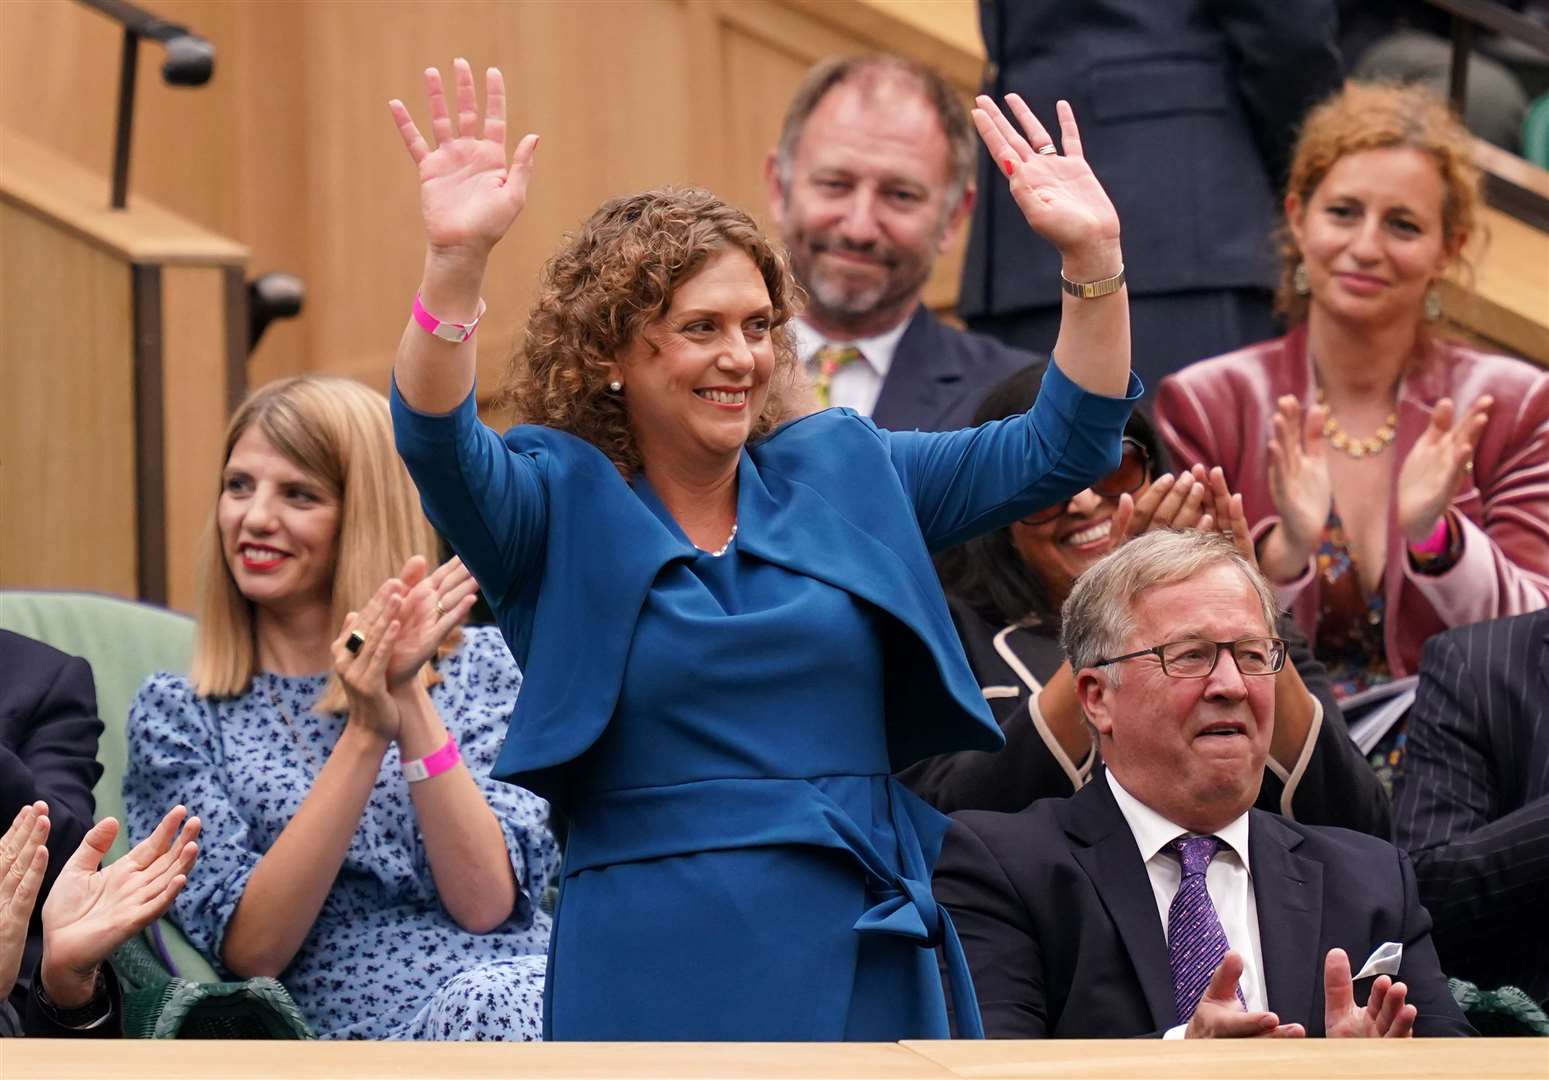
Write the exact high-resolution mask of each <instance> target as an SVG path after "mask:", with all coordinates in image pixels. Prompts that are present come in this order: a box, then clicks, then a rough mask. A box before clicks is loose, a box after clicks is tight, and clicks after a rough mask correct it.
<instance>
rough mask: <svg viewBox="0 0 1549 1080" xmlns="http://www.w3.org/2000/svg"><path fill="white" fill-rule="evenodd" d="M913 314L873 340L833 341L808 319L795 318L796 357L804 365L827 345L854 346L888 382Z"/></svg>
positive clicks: (847, 339) (837, 339)
mask: <svg viewBox="0 0 1549 1080" xmlns="http://www.w3.org/2000/svg"><path fill="white" fill-rule="evenodd" d="M913 317H914V313H913V312H912V311H911V312H910V313H909V318H908V319H905V320H904V321H903V322H901V323H899V324H898V325H897V326H895V327H893V328H892V329H891V330H884V331H883V332H882V333H880V334H877V335H875V336H873V337H864V338H831V337H828V336H827V335H825V334H823V333H822V332H820V331H818V330H817V329H815V328H814V327H813V326H812V325H811V324H810V323H808V322H807V320H806V319H803V318H799V317H798V318H796V319H793V320H791V322H792V325H793V326H794V327H795V329H796V355H797V356H799V357H801V362H802V363H803V364H805V363H809V362H810V361H811V360H812V354H813V353H815V352H817V351H818V350H819V349H820V348H822V347H823V346H824V345H854V346H855V347H856V348H857V349H859V350H860V351H861V355H862V356H863V357H865V358H866V363H868V364H869V365H871V369H872V370H873V371H875V372H876V373H877V374H878V375H879V376H881V377H883V378H886V377H887V370H888V368H890V367H892V365H893V354H894V353H895V352H897V351H898V341H899V339H900V338H902V337H903V336H904V331H905V330H907V329H909V322H910V319H912V318H913Z"/></svg>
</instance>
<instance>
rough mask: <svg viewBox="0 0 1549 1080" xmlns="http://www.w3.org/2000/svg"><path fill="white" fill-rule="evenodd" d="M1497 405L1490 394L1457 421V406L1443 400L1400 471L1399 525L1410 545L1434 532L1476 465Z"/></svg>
mask: <svg viewBox="0 0 1549 1080" xmlns="http://www.w3.org/2000/svg"><path fill="white" fill-rule="evenodd" d="M1494 403H1495V402H1494V399H1493V398H1491V397H1489V396H1488V395H1486V396H1485V397H1481V398H1479V399H1478V400H1477V401H1475V402H1474V403H1473V405H1471V406H1470V407H1469V409H1468V412H1467V413H1465V414H1464V416H1463V418H1462V419H1461V420H1458V421H1457V422H1456V423H1454V420H1455V419H1456V413H1457V409H1456V407H1455V406H1454V405H1453V403H1452V399H1451V398H1442V399H1441V400H1440V401H1438V402H1437V403H1436V410H1435V411H1434V412H1433V413H1431V423H1430V426H1429V427H1427V428H1426V429H1425V434H1423V435H1421V436H1420V438H1419V439H1418V440H1416V442H1415V444H1414V446H1412V447H1410V449H1409V454H1408V455H1407V456H1406V457H1405V458H1404V466H1403V468H1402V469H1400V470H1399V474H1398V527H1399V529H1400V531H1402V532H1403V534H1404V539H1406V540H1408V541H1409V542H1410V543H1411V544H1418V543H1421V542H1422V541H1424V540H1425V539H1426V537H1428V536H1430V535H1431V532H1432V530H1434V529H1435V528H1436V523H1437V522H1438V521H1440V520H1441V516H1442V514H1444V513H1446V511H1447V507H1448V506H1449V505H1450V504H1451V502H1452V497H1453V496H1454V495H1455V494H1456V493H1457V490H1458V487H1459V485H1460V484H1461V483H1462V482H1463V477H1464V476H1465V475H1466V474H1467V472H1468V470H1469V469H1471V468H1473V460H1474V447H1475V446H1477V445H1478V444H1479V436H1480V435H1481V434H1483V432H1484V428H1485V424H1487V423H1488V422H1489V420H1490V406H1491V405H1493V404H1494Z"/></svg>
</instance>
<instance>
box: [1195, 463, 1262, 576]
mask: <svg viewBox="0 0 1549 1080" xmlns="http://www.w3.org/2000/svg"><path fill="white" fill-rule="evenodd" d="M1190 472H1191V473H1192V474H1193V476H1194V482H1195V483H1196V484H1198V485H1199V486H1200V488H1201V490H1202V491H1203V492H1204V493H1205V495H1204V509H1205V512H1204V515H1203V516H1202V517H1201V518H1200V519H1199V524H1198V526H1197V528H1199V529H1200V530H1201V531H1202V532H1219V533H1221V535H1223V536H1225V537H1226V538H1227V539H1228V540H1230V541H1231V542H1232V546H1233V547H1235V548H1236V549H1237V550H1238V552H1239V553H1240V554H1241V555H1242V557H1243V558H1245V559H1247V560H1248V562H1249V563H1251V564H1252V565H1254V566H1257V565H1258V564H1259V560H1258V553H1257V552H1256V551H1255V550H1254V548H1253V533H1252V531H1251V530H1250V529H1249V528H1248V515H1247V513H1246V512H1245V511H1244V510H1243V508H1242V495H1241V494H1233V492H1232V490H1231V488H1229V487H1227V486H1226V472H1225V471H1224V470H1223V469H1222V468H1221V466H1219V465H1217V466H1215V467H1214V468H1212V469H1210V470H1209V471H1208V472H1206V471H1205V467H1204V466H1203V465H1195V466H1194V467H1193V469H1191V470H1190Z"/></svg>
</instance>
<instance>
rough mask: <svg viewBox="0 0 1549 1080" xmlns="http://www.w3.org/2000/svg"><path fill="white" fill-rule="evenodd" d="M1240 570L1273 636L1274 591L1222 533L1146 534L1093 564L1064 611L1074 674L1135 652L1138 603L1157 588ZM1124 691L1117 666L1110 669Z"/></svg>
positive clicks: (1063, 635) (1065, 642)
mask: <svg viewBox="0 0 1549 1080" xmlns="http://www.w3.org/2000/svg"><path fill="white" fill-rule="evenodd" d="M1223 564H1224V565H1227V566H1234V567H1236V568H1237V569H1238V570H1239V571H1241V573H1242V575H1243V577H1244V579H1245V580H1246V581H1247V582H1248V584H1249V585H1251V586H1252V587H1253V591H1254V592H1255V593H1257V594H1258V598H1259V603H1260V604H1261V605H1262V606H1263V609H1264V626H1265V627H1266V628H1267V631H1268V633H1270V634H1271V635H1273V634H1274V632H1275V623H1276V622H1277V621H1278V620H1279V618H1280V601H1279V599H1278V598H1277V597H1276V596H1275V590H1274V587H1273V586H1271V585H1270V583H1269V581H1268V580H1266V579H1265V577H1264V575H1263V574H1262V573H1260V572H1259V569H1258V567H1256V566H1254V565H1253V563H1251V562H1249V561H1248V560H1247V559H1246V558H1244V557H1243V555H1242V552H1240V551H1238V550H1237V548H1236V547H1235V546H1234V545H1233V544H1232V542H1231V541H1230V540H1228V539H1227V538H1226V537H1225V536H1222V535H1221V534H1220V533H1207V532H1200V531H1198V530H1196V529H1185V530H1174V529H1159V530H1157V531H1155V532H1148V533H1143V534H1142V535H1140V536H1137V537H1136V538H1135V539H1133V540H1130V541H1129V542H1128V543H1126V544H1124V545H1123V546H1122V547H1120V548H1119V549H1118V550H1117V551H1115V552H1114V553H1113V554H1111V555H1108V556H1106V557H1105V558H1103V559H1102V560H1101V561H1100V562H1098V563H1096V564H1095V565H1093V566H1092V567H1091V568H1090V569H1088V570H1087V571H1086V572H1085V573H1083V574H1082V575H1081V576H1080V577H1079V578H1077V579H1076V584H1075V586H1074V587H1073V588H1072V589H1071V590H1070V595H1069V596H1068V597H1066V599H1065V606H1064V607H1063V608H1062V609H1061V611H1060V624H1061V625H1060V644H1061V645H1062V646H1064V649H1065V655H1066V656H1067V657H1069V658H1070V666H1071V669H1072V670H1073V671H1080V670H1081V669H1082V668H1087V667H1091V666H1093V665H1094V664H1096V663H1097V661H1099V660H1102V659H1105V658H1108V657H1112V656H1118V655H1121V654H1122V653H1124V652H1126V651H1129V650H1127V649H1126V648H1125V644H1126V642H1128V641H1129V639H1130V637H1131V635H1133V634H1134V632H1135V629H1136V627H1135V598H1136V597H1137V596H1139V595H1140V594H1141V593H1142V592H1144V591H1145V590H1147V589H1149V588H1152V587H1153V586H1156V585H1171V584H1175V583H1177V582H1180V581H1187V580H1188V579H1190V578H1192V577H1194V576H1195V575H1196V574H1199V573H1201V572H1203V571H1205V570H1208V569H1210V568H1211V567H1213V566H1220V565H1223ZM1107 671H1108V681H1109V683H1110V684H1111V685H1113V686H1118V685H1119V681H1120V676H1119V669H1118V667H1117V666H1115V667H1111V668H1108V669H1107Z"/></svg>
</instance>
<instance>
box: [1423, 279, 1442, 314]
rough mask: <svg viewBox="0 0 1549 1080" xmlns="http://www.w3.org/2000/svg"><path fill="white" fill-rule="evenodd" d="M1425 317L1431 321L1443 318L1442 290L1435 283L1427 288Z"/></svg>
mask: <svg viewBox="0 0 1549 1080" xmlns="http://www.w3.org/2000/svg"><path fill="white" fill-rule="evenodd" d="M1425 318H1426V320H1427V321H1429V322H1435V321H1436V320H1437V319H1439V318H1441V290H1440V289H1438V288H1437V287H1436V286H1435V285H1432V286H1431V287H1430V288H1429V289H1426V290H1425Z"/></svg>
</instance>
